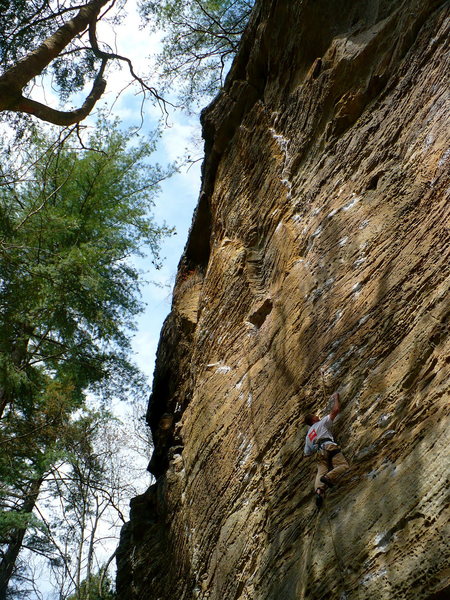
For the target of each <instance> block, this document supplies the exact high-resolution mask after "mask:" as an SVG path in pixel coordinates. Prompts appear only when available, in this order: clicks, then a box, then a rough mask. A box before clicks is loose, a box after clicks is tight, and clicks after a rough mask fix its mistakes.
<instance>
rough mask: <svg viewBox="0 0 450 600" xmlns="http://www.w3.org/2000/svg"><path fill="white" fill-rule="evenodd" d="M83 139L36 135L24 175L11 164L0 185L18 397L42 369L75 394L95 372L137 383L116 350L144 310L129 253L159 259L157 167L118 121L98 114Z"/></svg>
mask: <svg viewBox="0 0 450 600" xmlns="http://www.w3.org/2000/svg"><path fill="white" fill-rule="evenodd" d="M47 147H49V148H50V149H49V150H47V149H46V148H47ZM89 148H90V149H89V150H83V151H80V150H72V149H70V148H67V147H63V148H61V147H59V146H58V147H56V148H55V147H54V146H52V145H51V144H50V143H49V140H47V139H46V138H45V137H44V136H42V137H40V138H39V139H37V140H36V145H35V146H33V147H32V148H31V150H30V152H29V154H28V156H27V157H26V162H27V164H29V165H31V166H30V167H29V171H28V174H27V179H26V181H17V179H20V173H16V177H15V178H14V177H11V173H9V174H8V175H7V176H9V178H10V180H11V179H13V180H14V181H13V183H12V184H11V185H8V186H6V185H4V186H2V187H1V188H0V277H1V283H0V286H1V287H0V292H1V295H2V306H1V308H0V367H1V370H2V373H1V374H2V380H3V386H6V390H7V393H8V394H9V395H10V396H12V397H14V396H20V397H21V398H22V402H23V401H24V400H25V397H26V396H30V395H31V396H32V397H33V402H34V398H35V391H34V390H35V389H36V387H40V388H42V385H43V380H44V379H45V378H46V377H47V376H48V374H49V373H52V378H53V379H57V380H58V381H59V383H60V384H61V385H65V386H66V390H69V388H70V395H71V397H72V400H73V401H75V400H76V397H78V399H79V401H81V398H82V393H81V391H82V390H84V389H86V388H87V387H88V386H92V385H94V384H99V383H104V382H106V383H108V384H110V385H114V386H115V387H116V388H117V387H118V386H119V385H120V382H122V383H123V384H125V385H127V384H128V386H129V387H132V388H133V387H134V386H135V385H136V384H137V377H138V374H137V372H136V370H135V369H134V367H133V366H132V365H131V364H130V363H129V362H128V361H127V358H126V357H127V354H128V352H129V334H128V331H129V330H130V329H132V328H133V323H134V318H135V316H136V315H137V314H138V313H139V312H140V311H141V310H142V304H141V303H140V301H139V286H140V276H139V272H138V270H137V268H136V267H135V265H134V264H133V262H132V261H131V259H130V257H132V256H141V255H142V253H143V249H144V248H146V249H148V250H149V251H150V253H151V256H152V260H153V263H154V265H155V266H156V267H158V266H159V244H160V240H161V238H162V236H164V235H168V234H170V233H171V231H170V230H169V229H168V228H167V227H165V226H162V227H160V226H158V225H156V224H155V223H154V220H153V218H152V216H151V209H152V206H153V198H154V195H155V193H156V191H157V190H158V182H159V181H160V180H161V179H162V178H163V177H165V176H166V175H167V172H166V171H163V170H162V169H161V168H160V167H151V166H149V164H148V162H147V160H148V157H149V155H150V154H151V152H152V151H153V149H154V140H153V141H152V142H150V143H148V142H139V143H137V144H136V145H135V146H129V145H127V133H121V132H119V130H118V129H117V127H116V126H111V125H108V124H106V123H101V124H100V126H99V129H98V131H97V132H96V133H95V134H94V135H92V136H91V139H90V140H89ZM5 178H6V177H5ZM0 381H1V380H0ZM0 385H1V383H0Z"/></svg>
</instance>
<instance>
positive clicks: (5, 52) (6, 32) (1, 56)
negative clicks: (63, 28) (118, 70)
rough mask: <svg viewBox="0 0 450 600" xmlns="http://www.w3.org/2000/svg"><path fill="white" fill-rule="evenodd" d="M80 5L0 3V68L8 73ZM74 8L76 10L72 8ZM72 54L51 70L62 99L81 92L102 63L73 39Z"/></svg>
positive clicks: (67, 2) (68, 2)
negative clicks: (7, 70)
mask: <svg viewBox="0 0 450 600" xmlns="http://www.w3.org/2000/svg"><path fill="white" fill-rule="evenodd" d="M79 6H80V3H76V2H73V1H71V0H60V1H59V2H58V3H56V2H52V1H45V2H39V1H37V0H32V1H29V0H0V67H1V69H2V70H6V69H7V68H9V67H11V66H12V65H14V64H15V63H17V61H18V60H20V59H21V58H23V57H24V56H25V55H26V54H27V53H28V52H30V51H32V50H34V49H35V48H36V47H37V46H38V45H39V44H41V43H42V42H43V41H44V40H45V39H46V38H47V37H48V36H50V35H51V34H52V33H54V31H55V30H56V29H57V27H59V26H60V25H61V24H62V22H63V21H62V20H63V19H65V20H68V19H69V18H71V17H73V16H74V14H75V13H76V11H77V7H78V8H79ZM72 7H74V8H72ZM68 50H69V51H70V53H69V54H65V56H64V58H60V59H59V60H57V61H55V62H54V63H53V65H52V67H51V70H52V72H53V74H54V75H55V82H56V83H57V84H58V86H59V88H60V90H61V93H62V96H63V97H67V95H68V93H69V92H71V91H77V90H81V89H82V88H83V86H84V84H85V82H86V81H87V80H89V79H92V77H93V76H94V74H95V72H96V70H97V67H98V64H99V60H98V59H96V58H95V56H94V54H93V53H92V50H91V49H89V48H86V46H85V44H79V42H78V40H74V42H73V43H72V44H71V46H70V48H68Z"/></svg>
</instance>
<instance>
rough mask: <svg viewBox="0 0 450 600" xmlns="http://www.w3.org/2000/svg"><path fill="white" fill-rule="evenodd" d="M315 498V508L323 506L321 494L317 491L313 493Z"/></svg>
mask: <svg viewBox="0 0 450 600" xmlns="http://www.w3.org/2000/svg"><path fill="white" fill-rule="evenodd" d="M315 497H316V506H317V508H320V507H321V506H322V504H323V492H319V491H317V492H316V493H315Z"/></svg>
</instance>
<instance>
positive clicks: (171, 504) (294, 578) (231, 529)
mask: <svg viewBox="0 0 450 600" xmlns="http://www.w3.org/2000/svg"><path fill="white" fill-rule="evenodd" d="M449 17H450V8H449V2H439V1H434V0H404V1H399V0H396V1H394V0H390V1H389V0H360V1H358V2H355V1H354V0H335V1H331V0H298V1H295V2H294V1H292V2H291V1H289V2H287V1H286V2H283V1H281V0H278V1H277V0H264V1H261V2H259V3H258V4H257V6H256V8H255V10H254V14H253V16H252V20H251V22H250V25H249V27H248V30H247V32H246V34H245V36H244V38H243V41H242V45H241V51H240V53H239V55H238V57H237V59H236V60H235V63H234V65H233V67H232V70H231V73H230V75H229V77H228V80H227V83H226V86H225V90H224V91H223V92H222V93H221V94H220V95H219V96H218V97H217V99H216V100H215V101H214V102H213V104H212V105H211V106H210V107H209V108H208V109H207V110H206V111H205V113H204V114H203V126H204V135H205V141H206V144H205V149H206V156H205V163H204V170H203V187H202V192H201V197H200V201H199V205H198V208H197V211H196V214H195V217H194V222H193V226H192V231H191V235H190V238H189V241H188V244H187V247H186V251H185V254H184V256H183V258H182V261H181V263H180V269H179V273H178V279H177V285H176V289H175V293H174V299H173V308H172V312H171V314H170V316H169V317H168V319H167V321H166V323H165V325H164V328H163V331H162V335H161V343H160V347H159V352H158V362H157V367H156V372H155V379H154V386H153V394H152V398H151V402H150V406H149V412H148V419H149V423H150V425H151V427H152V431H153V437H154V442H155V451H154V454H153V458H152V461H151V464H150V468H151V470H152V472H153V473H154V474H155V475H156V477H157V483H156V484H155V485H154V486H152V487H151V488H150V489H149V490H148V492H147V493H146V494H144V495H143V496H140V497H139V498H136V499H135V500H134V501H133V502H132V516H131V522H130V523H129V524H128V525H127V526H126V527H125V528H124V532H123V536H122V543H121V546H120V548H119V561H118V562H119V572H118V591H119V597H120V598H121V599H123V600H125V599H126V600H191V599H194V598H196V599H199V600H206V599H209V600H302V599H317V600H318V599H324V600H325V599H327V600H328V599H334V598H336V599H344V598H346V599H347V600H356V599H358V600H367V599H370V600H378V599H379V600H387V599H396V600H402V599H404V600H412V599H414V600H422V599H423V600H443V599H444V598H448V597H450V596H449V595H450V569H449V558H450V550H449V544H448V542H449V537H448V534H449V531H448V526H447V521H448V505H449V502H448V493H447V489H448V485H446V476H447V474H448V466H449V441H450V440H449V421H448V413H449V410H448V409H449V393H448V392H449V372H450V347H449V336H448V333H449V322H450V301H449V274H450V266H449V265H450V261H449V258H450V257H449V254H450V252H449V240H450V235H449V196H450V187H449V177H448V173H449V166H450V144H449V137H450V136H449V129H448V115H449V107H450V103H449V72H450V58H449V56H450V55H449V43H448V41H449ZM335 389H338V390H339V391H340V392H341V397H342V404H343V411H342V414H341V415H340V417H339V420H337V422H336V430H337V437H338V439H339V441H340V442H341V443H342V446H343V448H344V451H345V454H346V456H347V458H348V459H349V461H350V462H351V470H350V471H349V472H348V474H346V475H345V476H344V478H343V479H342V481H341V483H340V485H339V486H338V487H337V488H335V489H333V490H332V491H331V492H330V493H329V494H328V496H327V500H326V505H325V508H324V510H322V511H321V512H319V513H318V512H317V511H316V509H315V507H314V505H313V500H312V479H313V473H314V470H315V468H314V462H313V459H309V460H308V459H304V458H303V457H302V449H303V436H304V433H305V431H304V428H303V426H302V418H303V415H304V414H305V413H306V412H311V411H313V412H318V413H319V414H326V411H327V410H328V408H329V407H328V406H327V397H328V396H329V394H330V393H331V392H332V391H334V390H335ZM447 484H448V482H447ZM446 511H447V512H446Z"/></svg>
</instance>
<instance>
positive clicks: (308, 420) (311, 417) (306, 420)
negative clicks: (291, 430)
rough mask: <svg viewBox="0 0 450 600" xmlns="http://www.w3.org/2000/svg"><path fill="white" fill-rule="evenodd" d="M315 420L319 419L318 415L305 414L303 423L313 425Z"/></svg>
mask: <svg viewBox="0 0 450 600" xmlns="http://www.w3.org/2000/svg"><path fill="white" fill-rule="evenodd" d="M317 421H320V419H319V417H318V416H317V415H313V414H309V415H305V418H304V419H303V423H304V424H305V425H309V426H310V427H311V425H314V423H317Z"/></svg>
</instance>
